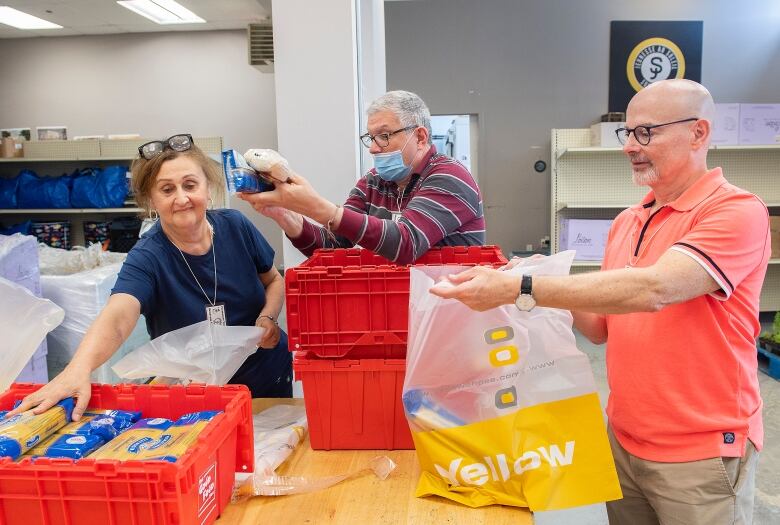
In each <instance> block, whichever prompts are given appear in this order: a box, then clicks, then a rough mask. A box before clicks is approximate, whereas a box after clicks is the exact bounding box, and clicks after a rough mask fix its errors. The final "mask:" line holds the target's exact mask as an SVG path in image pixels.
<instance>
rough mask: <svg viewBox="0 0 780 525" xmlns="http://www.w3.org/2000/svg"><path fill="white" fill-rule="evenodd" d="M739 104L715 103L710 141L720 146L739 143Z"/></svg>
mask: <svg viewBox="0 0 780 525" xmlns="http://www.w3.org/2000/svg"><path fill="white" fill-rule="evenodd" d="M739 106H740V105H739V104H715V120H713V122H712V136H711V137H710V143H711V144H713V145H720V146H736V145H738V144H739Z"/></svg>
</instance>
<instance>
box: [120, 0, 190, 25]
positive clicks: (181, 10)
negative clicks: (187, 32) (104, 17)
mask: <svg viewBox="0 0 780 525" xmlns="http://www.w3.org/2000/svg"><path fill="white" fill-rule="evenodd" d="M117 4H119V5H121V6H122V7H125V8H127V9H129V10H131V11H133V12H135V13H137V14H139V15H141V16H143V17H145V18H148V19H149V20H151V21H152V22H155V23H157V24H163V25H165V24H202V23H204V22H206V21H205V20H203V19H202V18H201V17H199V16H198V15H196V14H195V13H193V12H192V11H190V10H189V9H187V8H186V7H184V6H183V5H181V4H179V3H177V2H174V1H173V0H124V1H118V2H117Z"/></svg>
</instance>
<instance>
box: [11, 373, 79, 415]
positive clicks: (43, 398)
mask: <svg viewBox="0 0 780 525" xmlns="http://www.w3.org/2000/svg"><path fill="white" fill-rule="evenodd" d="M91 395H92V387H91V386H90V371H89V370H87V369H85V368H79V367H76V366H68V367H67V368H65V370H63V371H62V372H61V373H60V374H59V375H58V376H57V377H55V378H54V379H52V380H51V381H50V382H49V383H48V384H46V385H44V386H43V387H41V388H40V389H39V390H36V391H35V392H33V393H32V394H30V395H29V396H27V397H25V398H24V399H22V403H21V404H20V405H19V406H18V407H16V408H15V409H14V410H12V411H10V412H9V413H8V416H12V415H15V414H19V413H21V412H25V411H27V410H30V409H33V413H34V414H41V413H43V412H45V411H47V410H48V409H50V408H51V407H53V406H54V405H56V404H57V403H59V402H60V401H62V400H63V399H65V398H67V397H71V396H74V397H75V398H76V406H75V408H74V409H73V421H78V420H79V419H81V416H82V414H84V411H85V410H86V409H87V405H88V404H89V398H90V396H91Z"/></svg>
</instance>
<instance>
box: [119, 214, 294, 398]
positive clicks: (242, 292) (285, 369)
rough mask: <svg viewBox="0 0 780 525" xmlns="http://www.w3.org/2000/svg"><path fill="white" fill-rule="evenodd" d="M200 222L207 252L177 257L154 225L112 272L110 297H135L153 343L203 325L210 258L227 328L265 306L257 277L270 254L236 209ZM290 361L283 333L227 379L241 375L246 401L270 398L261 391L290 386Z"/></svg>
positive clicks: (210, 288) (251, 319)
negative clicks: (210, 235) (207, 233)
mask: <svg viewBox="0 0 780 525" xmlns="http://www.w3.org/2000/svg"><path fill="white" fill-rule="evenodd" d="M206 217H207V220H208V221H209V222H210V223H211V225H212V227H213V228H214V241H213V243H212V246H211V249H210V250H209V251H208V253H206V254H204V255H189V254H186V253H184V254H182V252H179V249H178V248H176V246H174V245H173V243H171V241H170V240H169V239H168V237H167V236H166V235H165V233H164V232H163V231H162V228H161V227H160V224H159V222H158V223H157V224H155V225H154V226H153V227H152V228H151V229H150V230H149V231H148V232H147V233H145V234H144V236H143V237H142V238H141V239H139V241H138V242H137V243H136V245H135V246H134V247H133V249H132V250H130V253H128V254H127V259H126V260H125V263H124V264H123V265H122V269H121V270H120V271H119V276H118V277H117V280H116V285H115V286H114V288H113V290H111V293H112V294H115V293H126V294H129V295H132V296H133V297H135V298H136V299H138V301H139V302H140V303H141V313H142V314H143V315H144V316H145V317H146V326H147V329H148V330H149V335H150V337H151V338H152V339H154V338H156V337H159V336H161V335H163V334H166V333H168V332H171V331H173V330H177V329H179V328H183V327H185V326H189V325H191V324H195V323H198V322H200V321H205V320H206V306H207V305H208V304H209V301H213V300H214V259H215V257H216V265H217V295H216V302H222V303H224V304H225V315H226V319H227V324H228V325H229V326H254V324H255V321H256V320H257V316H258V315H260V311H261V310H262V309H263V307H264V306H265V288H264V287H263V283H262V282H261V281H260V278H259V276H258V274H260V273H265V272H267V271H269V270H270V269H271V268H272V267H273V262H274V251H273V249H272V248H271V246H270V245H269V244H268V242H267V241H266V240H265V239H264V238H263V236H262V235H261V234H260V232H259V231H258V230H257V228H256V227H255V226H254V225H253V224H252V223H251V222H249V220H248V219H247V218H246V217H244V216H243V215H242V214H241V212H239V211H237V210H229V209H221V210H209V211H207V212H206ZM182 255H183V258H182ZM185 259H186V261H187V262H186V263H185ZM188 265H189V268H188ZM190 269H191V271H190ZM193 273H194V274H195V276H194V277H193ZM196 278H197V281H196ZM199 283H200V286H199ZM201 287H202V288H203V290H201ZM204 292H205V295H204ZM206 295H207V296H208V300H207V299H206ZM250 361H251V362H250ZM290 363H291V356H290V354H289V352H288V351H287V337H286V334H284V333H282V338H281V340H280V342H279V345H277V347H276V348H274V349H273V350H264V349H259V350H258V351H257V352H256V353H255V354H253V355H252V356H250V357H249V358H248V359H247V360H246V361H245V362H244V365H242V367H241V369H239V371H238V372H237V373H236V375H235V376H234V379H237V378H239V377H241V378H243V379H244V381H240V382H241V383H243V384H247V386H249V387H250V390H252V393H253V397H276V396H274V395H273V394H274V391H273V389H272V390H271V391H268V390H266V388H265V387H272V386H289V383H290V381H291V377H290V376H291V374H290ZM261 364H262V366H261ZM245 368H248V369H251V370H253V371H254V372H253V373H252V374H251V375H252V376H255V375H257V373H258V372H259V373H260V375H262V376H266V377H250V378H247V377H246V376H247V374H246V373H242V370H244V369H245ZM231 382H233V381H232V380H231ZM285 383H287V384H288V385H285Z"/></svg>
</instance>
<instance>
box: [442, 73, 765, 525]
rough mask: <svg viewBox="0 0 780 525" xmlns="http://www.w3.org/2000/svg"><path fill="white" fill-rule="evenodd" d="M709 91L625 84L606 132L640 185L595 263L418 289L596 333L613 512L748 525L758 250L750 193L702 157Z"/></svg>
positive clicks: (486, 272) (758, 215) (484, 272)
mask: <svg viewBox="0 0 780 525" xmlns="http://www.w3.org/2000/svg"><path fill="white" fill-rule="evenodd" d="M713 116H714V103H713V100H712V97H711V96H710V94H709V92H708V91H707V90H706V89H705V88H704V87H703V86H701V85H700V84H697V83H696V82H692V81H689V80H665V81H661V82H657V83H655V84H651V85H650V86H648V87H647V88H645V89H643V90H642V91H640V92H639V93H637V94H636V95H635V96H634V98H633V99H632V100H631V102H630V104H629V106H628V111H627V126H628V127H627V128H623V129H622V130H618V131H619V137H620V139H621V142H622V143H623V144H624V146H623V151H624V152H625V153H626V155H627V156H628V157H629V159H630V161H631V169H632V172H633V178H634V182H635V183H636V184H639V185H646V186H649V187H650V192H649V193H648V194H647V196H646V197H645V198H644V199H643V200H642V202H640V203H639V204H637V205H636V206H633V207H631V208H629V209H627V210H624V211H623V212H622V213H621V214H620V215H618V217H617V218H616V219H615V221H614V223H613V225H612V228H611V230H610V233H609V238H608V241H607V246H606V252H605V256H604V262H603V265H602V271H601V272H594V273H589V274H579V275H570V276H564V277H554V276H534V277H533V280H532V279H531V277H530V276H523V277H522V279H518V278H517V277H513V276H511V275H509V274H507V273H505V272H500V271H496V270H490V269H487V268H483V267H476V268H472V269H470V270H468V271H465V272H463V273H461V274H458V275H453V276H451V277H450V281H451V282H452V283H454V284H455V285H456V286H455V287H441V288H440V287H434V288H433V289H432V290H431V292H432V293H435V294H436V295H439V296H441V297H445V298H455V299H459V300H461V301H462V302H463V303H465V304H466V305H468V306H470V307H472V308H474V309H475V310H480V311H482V310H488V309H490V308H494V307H496V306H498V305H502V304H511V303H513V302H514V303H515V304H516V305H517V306H518V308H520V309H522V310H529V309H530V308H533V307H534V305H539V306H545V307H553V308H564V309H568V310H572V313H573V315H574V323H575V326H576V327H577V328H578V329H579V330H580V331H581V332H582V333H583V334H584V335H585V336H586V337H588V338H589V339H590V340H591V341H593V342H595V343H603V342H606V343H607V373H608V377H609V386H610V395H609V402H608V404H607V415H608V417H609V434H610V440H611V444H612V451H613V454H614V456H615V463H616V466H617V469H618V475H619V477H620V481H621V488H622V490H623V499H622V500H619V501H614V502H609V503H607V512H608V515H609V521H610V523H611V524H631V525H637V524H639V525H642V524H657V523H702V524H707V525H710V524H717V523H724V524H725V523H752V515H753V497H754V490H755V489H754V487H755V471H756V462H757V459H758V451H759V450H761V447H762V444H763V426H762V420H761V398H760V395H759V389H758V377H757V363H756V345H755V340H756V337H757V336H758V333H759V329H760V324H759V321H758V313H759V310H758V307H759V295H760V292H761V285H762V283H763V281H764V275H765V273H766V269H767V264H768V261H769V257H770V252H771V250H770V241H769V214H768V211H767V209H766V206H765V205H764V204H763V203H762V202H761V200H760V199H759V198H758V197H756V196H755V195H752V194H751V193H748V192H746V191H744V190H741V189H739V188H737V187H735V186H732V185H731V184H729V183H728V182H727V181H726V179H725V178H724V177H723V173H722V171H721V169H720V168H713V169H708V167H707V150H708V147H709V143H710V134H711V127H712V119H713Z"/></svg>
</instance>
